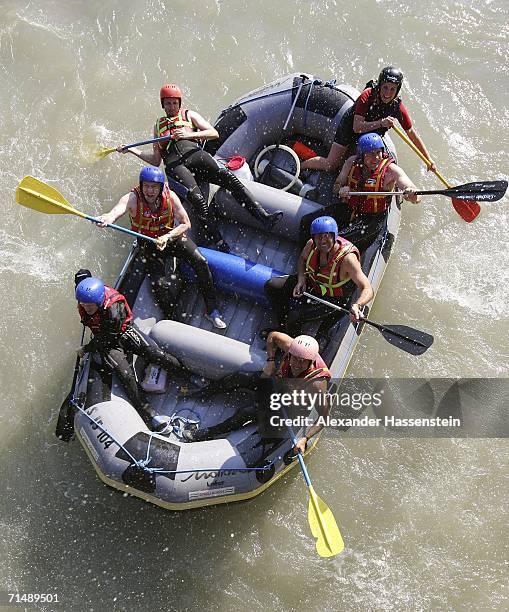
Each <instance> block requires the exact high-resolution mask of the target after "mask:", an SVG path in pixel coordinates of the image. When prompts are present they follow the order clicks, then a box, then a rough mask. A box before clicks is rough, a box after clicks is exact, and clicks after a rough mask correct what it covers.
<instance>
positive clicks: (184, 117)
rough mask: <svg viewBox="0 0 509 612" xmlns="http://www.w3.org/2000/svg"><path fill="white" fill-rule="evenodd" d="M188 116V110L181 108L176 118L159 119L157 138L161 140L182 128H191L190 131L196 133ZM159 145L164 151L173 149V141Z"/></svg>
mask: <svg viewBox="0 0 509 612" xmlns="http://www.w3.org/2000/svg"><path fill="white" fill-rule="evenodd" d="M188 114H189V111H188V110H187V109H184V108H181V109H180V110H179V112H178V115H175V117H167V116H164V117H159V119H158V120H157V121H156V127H155V131H156V136H157V138H160V137H161V136H168V134H170V135H171V134H173V132H174V131H175V130H176V129H177V128H181V127H186V128H189V129H190V130H192V131H193V132H195V131H196V128H195V127H194V125H193V123H192V121H190V120H189V118H188ZM158 144H159V147H160V148H161V150H162V151H166V150H167V149H169V148H170V147H171V145H172V144H173V141H172V140H168V141H166V140H164V141H162V142H160V143H158Z"/></svg>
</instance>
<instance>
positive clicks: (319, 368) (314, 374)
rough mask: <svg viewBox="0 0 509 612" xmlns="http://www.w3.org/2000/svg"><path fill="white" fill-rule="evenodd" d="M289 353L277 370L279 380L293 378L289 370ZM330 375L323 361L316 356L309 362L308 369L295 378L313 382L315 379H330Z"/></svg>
mask: <svg viewBox="0 0 509 612" xmlns="http://www.w3.org/2000/svg"><path fill="white" fill-rule="evenodd" d="M290 357H291V355H290V353H287V354H286V355H285V356H284V357H283V361H282V362H281V367H280V369H279V374H280V376H281V378H293V375H292V371H291V369H290ZM331 377H332V374H331V373H330V370H329V368H328V367H327V364H326V363H325V361H324V360H323V359H322V358H321V357H320V355H318V357H317V358H316V359H315V360H314V361H313V362H311V364H310V365H309V368H308V369H307V370H305V371H304V372H301V373H300V374H299V375H298V376H297V378H302V379H304V380H314V379H316V378H331Z"/></svg>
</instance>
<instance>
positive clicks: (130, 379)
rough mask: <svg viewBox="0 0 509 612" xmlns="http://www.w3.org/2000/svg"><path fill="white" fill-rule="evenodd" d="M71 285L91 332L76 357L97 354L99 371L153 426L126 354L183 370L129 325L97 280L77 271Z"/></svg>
mask: <svg viewBox="0 0 509 612" xmlns="http://www.w3.org/2000/svg"><path fill="white" fill-rule="evenodd" d="M81 278H82V280H81ZM75 281H79V282H78V283H77V285H76V287H75V293H74V295H75V297H76V300H77V301H78V312H79V315H80V319H81V322H82V324H83V325H85V326H86V327H88V328H89V329H90V331H91V332H92V340H91V341H90V342H89V343H88V344H85V345H84V346H82V347H80V349H79V350H78V354H79V355H80V356H81V357H82V356H83V355H84V354H85V353H87V352H97V353H98V354H99V355H100V357H101V360H102V364H103V367H104V368H105V369H107V370H109V371H112V372H114V373H115V374H116V375H117V376H118V378H119V380H120V382H121V383H122V385H123V387H124V389H125V391H126V394H127V396H128V398H129V400H130V402H131V404H132V405H133V406H134V408H135V409H136V410H137V412H138V413H139V414H140V416H141V417H142V419H143V420H144V422H145V423H146V424H147V425H148V426H149V428H152V425H153V424H154V425H156V424H155V423H153V421H152V419H153V417H154V416H156V413H154V411H153V410H152V408H151V406H150V404H149V402H148V400H147V397H146V396H145V394H144V392H143V390H142V389H141V388H140V387H139V386H138V383H137V380H136V376H135V373H134V370H133V367H132V364H131V362H130V361H129V360H128V359H127V353H133V354H135V355H140V356H141V357H143V358H144V359H145V360H146V362H147V363H156V364H158V365H160V366H161V367H162V368H164V369H165V370H168V371H172V372H187V370H185V368H184V367H183V366H182V365H181V364H180V362H179V361H178V359H177V358H176V357H174V356H173V355H171V354H170V353H167V352H165V351H163V350H162V349H160V348H159V346H158V345H157V344H156V343H155V342H154V340H153V339H152V338H150V336H147V335H146V334H144V333H143V332H142V331H141V330H140V329H139V328H138V327H137V326H136V325H135V324H134V323H133V315H132V312H131V308H130V307H129V304H128V303H127V300H126V298H125V297H124V296H123V295H122V294H121V293H120V292H119V291H117V290H116V289H113V288H112V287H109V286H108V285H105V284H104V282H103V281H102V280H101V279H100V278H97V277H94V276H90V271H89V270H80V271H79V272H78V273H77V274H76V276H75ZM156 427H157V425H156Z"/></svg>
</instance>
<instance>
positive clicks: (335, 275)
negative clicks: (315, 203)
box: [306, 236, 360, 297]
mask: <svg viewBox="0 0 509 612" xmlns="http://www.w3.org/2000/svg"><path fill="white" fill-rule="evenodd" d="M336 243H337V244H339V249H338V250H337V251H336V253H335V254H334V256H333V257H332V258H331V259H330V260H329V261H328V262H327V265H326V266H324V267H322V268H320V267H319V265H320V251H319V250H318V249H317V248H316V246H314V247H313V248H312V249H311V252H310V253H309V255H308V257H307V259H306V276H307V278H308V281H309V284H310V285H311V286H310V291H311V293H316V294H318V295H321V296H324V295H327V296H330V297H341V296H343V295H345V294H346V292H345V285H346V283H348V282H349V281H350V280H351V279H350V278H349V277H347V278H345V279H344V280H340V277H339V273H340V270H341V263H342V261H343V259H344V258H345V257H346V256H347V255H348V254H349V253H355V255H356V256H357V258H358V259H359V260H360V253H359V249H358V248H357V247H356V246H354V245H353V244H352V243H351V242H350V241H348V240H346V239H345V238H342V237H341V236H338V237H337V239H336Z"/></svg>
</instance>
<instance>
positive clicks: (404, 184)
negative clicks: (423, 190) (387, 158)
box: [383, 164, 421, 204]
mask: <svg viewBox="0 0 509 612" xmlns="http://www.w3.org/2000/svg"><path fill="white" fill-rule="evenodd" d="M394 187H396V188H397V189H398V190H400V191H404V192H405V195H404V196H403V198H404V199H405V200H407V201H409V202H413V203H414V204H418V203H419V202H420V201H421V196H419V195H416V193H415V192H416V191H417V187H416V186H415V185H414V184H413V183H412V181H411V180H410V179H409V178H408V176H407V174H406V172H405V171H404V170H403V168H400V167H399V166H398V165H397V164H391V165H390V167H389V169H388V170H387V173H386V174H385V178H384V184H383V189H384V191H392V189H393V188H394Z"/></svg>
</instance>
